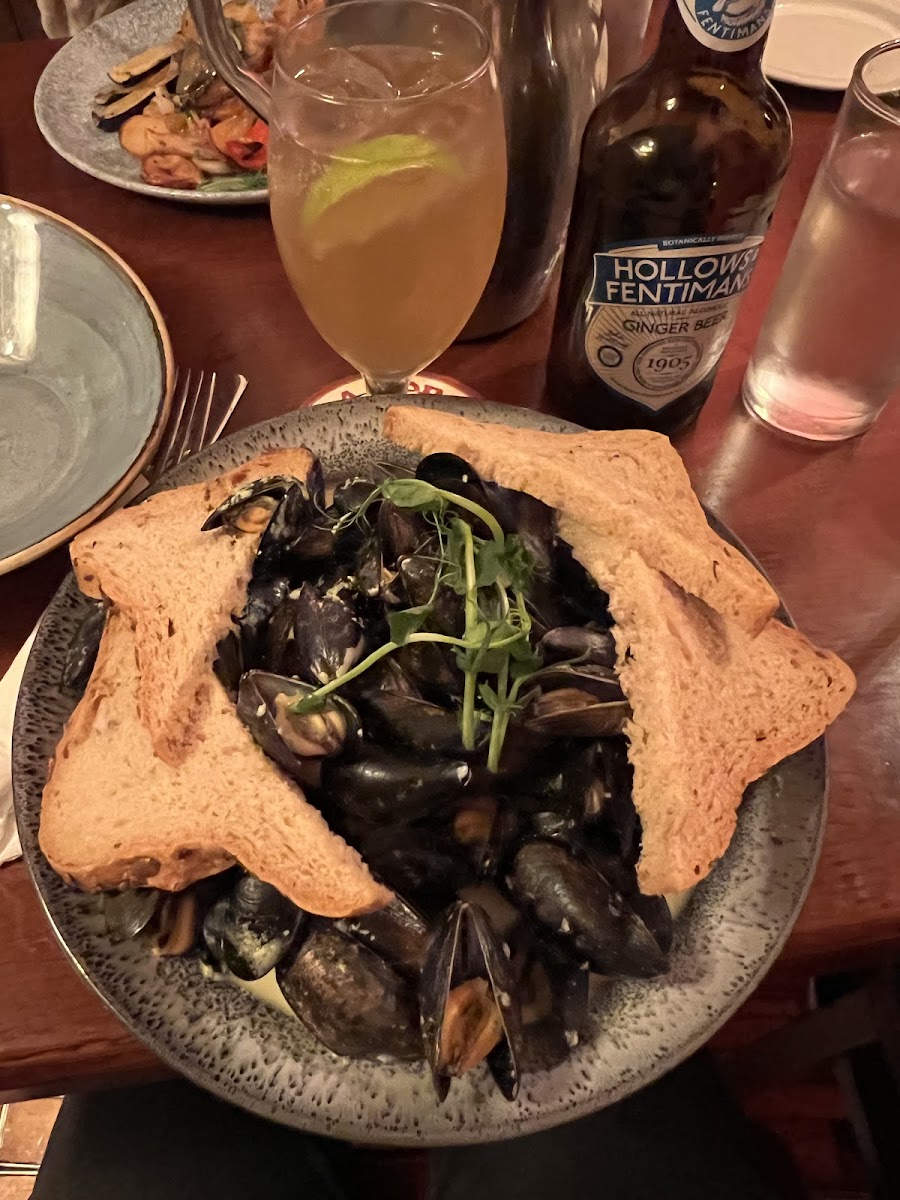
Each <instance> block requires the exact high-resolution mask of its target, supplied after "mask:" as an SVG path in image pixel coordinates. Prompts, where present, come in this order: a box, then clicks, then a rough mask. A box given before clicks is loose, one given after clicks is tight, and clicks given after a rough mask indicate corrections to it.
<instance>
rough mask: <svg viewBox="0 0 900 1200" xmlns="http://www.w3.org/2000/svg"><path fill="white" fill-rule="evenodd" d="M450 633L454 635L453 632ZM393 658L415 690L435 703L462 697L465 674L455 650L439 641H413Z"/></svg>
mask: <svg viewBox="0 0 900 1200" xmlns="http://www.w3.org/2000/svg"><path fill="white" fill-rule="evenodd" d="M450 636H453V635H452V634H451V635H450ZM394 657H395V658H396V660H397V663H398V665H399V666H400V668H401V669H402V671H403V673H404V675H405V676H406V677H407V679H409V680H410V682H411V683H412V685H413V686H414V687H415V688H416V690H417V691H418V692H419V693H420V694H421V695H423V696H424V697H425V698H426V699H427V700H431V701H433V702H434V703H435V704H446V703H447V700H448V699H450V700H458V699H460V698H461V697H462V694H463V689H464V687H465V677H464V675H463V673H462V671H461V670H460V669H459V667H458V666H457V664H456V659H455V658H454V656H453V649H452V647H450V646H444V645H441V644H440V643H438V642H413V643H411V644H410V643H408V644H407V645H405V646H401V647H400V649H399V650H397V651H396V653H395V655H394Z"/></svg>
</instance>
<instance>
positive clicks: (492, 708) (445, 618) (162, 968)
mask: <svg viewBox="0 0 900 1200" xmlns="http://www.w3.org/2000/svg"><path fill="white" fill-rule="evenodd" d="M431 403H433V404H434V406H435V407H438V408H445V409H448V410H450V411H456V412H460V413H465V414H466V415H473V416H475V417H477V418H478V419H480V420H485V421H502V422H505V423H507V424H511V425H517V426H521V427H525V428H543V429H548V430H551V431H564V430H566V429H571V428H572V427H571V426H567V425H566V424H565V423H564V422H560V421H555V420H552V419H550V418H546V417H542V416H540V415H538V414H534V413H530V412H526V411H524V410H519V409H510V408H508V407H506V406H499V405H490V404H479V403H477V402H473V401H463V402H459V401H454V400H452V399H450V400H447V399H442V400H435V401H433V402H431ZM383 411H384V405H382V404H381V403H380V402H378V401H371V400H368V401H359V402H352V403H347V404H340V405H335V406H333V407H330V408H328V409H324V410H316V409H312V410H307V411H305V412H301V413H296V414H293V415H291V416H290V417H287V418H283V419H281V420H279V421H277V422H270V423H268V424H266V425H262V426H257V427H254V429H252V430H248V431H245V432H242V433H239V434H237V435H235V436H234V437H232V438H230V439H226V440H225V441H224V442H222V443H220V444H219V445H217V446H214V447H212V448H210V449H209V450H207V451H205V452H204V453H203V454H200V455H197V456H196V458H193V459H191V460H189V462H187V463H186V464H183V465H182V466H181V467H179V468H178V469H177V470H176V471H174V472H172V473H171V476H170V477H169V478H168V479H167V480H166V481H165V483H164V484H163V486H173V487H174V486H178V485H180V484H183V483H190V482H196V481H199V480H201V479H204V478H209V477H212V476H213V475H217V474H220V473H222V472H223V471H225V470H227V469H229V468H231V467H233V466H235V465H237V464H239V463H241V462H243V461H246V460H248V459H250V458H251V457H252V456H253V455H254V454H256V453H259V451H260V450H261V449H263V448H265V447H267V446H270V445H273V444H274V445H277V444H291V445H304V446H307V447H309V448H310V449H311V450H312V451H313V453H314V455H315V458H314V460H313V464H312V466H311V468H310V471H309V474H308V476H307V478H306V479H305V480H302V481H299V484H300V485H299V486H298V481H296V480H292V479H289V478H288V479H279V478H267V479H264V480H262V481H261V482H260V481H258V482H257V483H255V484H252V485H250V486H248V487H247V488H244V489H241V490H240V491H238V492H236V493H235V494H233V495H231V496H229V497H228V499H227V500H226V501H225V502H224V503H223V504H222V505H220V506H219V507H218V508H217V509H216V510H215V511H214V512H212V513H211V514H210V516H209V518H208V520H207V526H206V527H207V528H217V527H222V526H227V527H232V528H235V529H249V528H253V523H254V522H256V523H259V522H262V524H261V526H260V527H261V528H262V529H263V533H262V536H261V540H260V543H259V550H258V553H257V556H256V559H255V563H254V569H253V575H252V578H251V581H250V584H249V587H248V592H247V597H246V603H245V605H244V607H243V608H242V609H241V610H239V611H236V612H235V614H234V621H233V627H232V629H231V630H230V632H229V633H228V634H227V636H226V637H225V638H223V639H222V640H221V641H220V642H219V643H218V646H217V657H216V662H215V671H216V674H217V676H218V678H219V680H220V681H221V683H222V684H223V686H224V687H225V689H226V691H227V692H228V695H229V696H230V697H231V698H232V701H233V704H234V705H235V708H236V711H237V713H238V715H239V717H240V719H241V721H242V723H243V725H244V726H245V727H246V729H247V730H249V732H250V733H251V735H252V737H253V738H254V740H255V741H256V743H257V744H258V745H259V746H260V747H261V748H262V750H263V751H264V753H265V754H266V756H268V758H269V759H270V760H271V761H272V763H273V764H275V767H276V768H277V770H278V771H280V772H283V773H285V774H286V775H287V776H288V777H289V778H290V779H291V780H293V781H295V782H296V783H297V784H298V785H299V786H300V788H301V789H302V791H303V793H304V795H305V796H306V797H307V799H308V800H309V801H310V802H311V803H313V804H314V805H315V806H316V807H317V808H318V809H319V810H320V811H321V813H322V814H323V815H324V817H325V819H326V820H327V822H328V825H329V826H330V827H331V828H332V829H333V830H334V831H335V832H337V833H339V834H340V835H341V836H342V837H343V838H344V839H345V840H346V841H347V842H348V843H349V844H350V845H351V846H352V847H354V848H355V849H356V850H358V851H359V853H360V855H361V856H362V858H363V860H364V861H365V863H366V864H367V865H368V867H369V869H370V871H371V872H372V874H373V875H374V877H375V878H376V879H377V880H378V881H379V882H380V883H383V884H384V885H385V887H387V888H389V889H390V891H391V893H392V894H393V899H392V900H391V902H390V903H389V904H388V905H387V906H385V907H383V908H381V909H379V910H378V911H376V912H372V913H368V914H363V915H359V916H354V917H343V918H325V917H322V916H318V915H315V914H313V913H309V912H305V911H303V910H301V909H299V908H298V907H296V906H295V905H294V904H293V903H292V902H291V901H290V900H289V899H288V898H287V897H285V896H284V895H282V894H281V893H280V892H279V891H278V890H277V889H276V888H275V887H273V886H272V885H271V884H268V883H265V882H263V881H262V880H260V879H259V878H257V877H255V876H254V875H252V874H250V873H249V872H247V871H246V870H244V869H243V868H241V867H240V866H235V867H232V868H230V869H229V870H227V871H225V872H223V873H220V874H218V875H216V876H213V877H212V878H209V879H205V880H202V881H200V882H199V883H196V884H194V885H193V886H191V887H190V888H188V889H186V890H184V891H182V892H178V893H168V892H161V891H156V890H154V889H152V888H146V887H145V888H137V889H129V890H125V891H120V892H117V893H115V894H113V893H107V894H101V895H85V894H83V893H80V892H77V891H75V890H73V889H72V888H69V887H66V885H65V884H64V883H63V881H62V880H60V879H59V877H58V876H57V875H56V874H55V873H54V871H53V870H52V869H51V868H50V866H49V864H48V863H47V862H46V860H45V859H44V858H43V856H42V854H41V852H40V849H39V847H38V843H37V827H38V823H39V819H40V793H41V787H42V784H43V778H44V771H43V764H45V763H46V760H47V758H48V757H49V756H50V755H52V752H53V747H54V746H55V744H56V741H57V740H58V738H59V736H60V732H61V729H62V726H63V723H64V722H65V720H66V719H67V718H68V716H69V714H70V713H71V711H72V709H73V707H74V705H75V703H76V702H77V699H78V696H79V694H80V692H79V689H83V687H84V685H85V683H86V680H87V678H88V676H89V674H90V669H91V666H92V655H93V654H94V653H95V651H96V645H97V640H98V638H99V633H100V629H101V627H102V619H101V617H100V616H99V613H98V610H97V609H96V608H95V607H94V606H93V605H92V602H89V601H87V600H86V599H85V598H84V597H83V596H81V595H80V593H79V592H78V590H77V588H76V587H75V584H74V581H73V580H72V579H71V578H70V579H69V580H67V581H66V583H65V584H64V585H63V587H62V588H61V590H60V592H59V593H58V594H57V596H56V598H55V599H54V601H53V602H52V604H51V605H50V608H49V609H48V612H47V614H46V616H45V619H44V621H43V623H42V626H41V629H40V631H39V634H38V637H37V641H36V645H35V648H34V651H33V652H32V657H31V659H30V661H29V666H28V670H27V674H26V679H25V684H24V686H23V693H22V700H21V702H20V707H19V711H18V714H17V721H16V744H15V764H16V805H17V812H18V817H19V823H20V828H21V831H22V840H23V845H24V849H25V853H26V857H27V858H28V861H29V865H30V868H31V870H32V873H33V875H34V878H35V882H36V884H37V887H38V889H39V891H40V894H41V896H42V899H43V902H44V904H45V906H46V908H47V911H48V914H49V916H50V919H51V921H52V922H53V924H54V926H55V928H56V930H57V932H58V934H59V936H60V938H61V940H62V942H63V944H64V946H65V947H66V948H67V950H68V951H69V953H70V954H71V955H72V956H73V958H74V960H75V961H76V963H77V964H78V966H79V967H80V969H81V970H82V971H84V973H85V974H86V975H87V976H88V978H89V979H90V980H91V982H92V983H93V984H94V985H95V986H96V987H97V989H98V990H99V992H100V993H101V995H102V996H103V997H104V999H106V1000H107V1002H108V1003H109V1004H110V1005H111V1006H112V1007H113V1009H114V1010H115V1011H116V1012H117V1013H118V1014H119V1015H120V1017H121V1018H122V1019H123V1020H124V1021H125V1022H126V1024H127V1025H128V1026H129V1027H130V1028H132V1029H133V1030H134V1031H135V1032H136V1033H137V1034H138V1035H139V1036H140V1037H142V1038H143V1039H144V1040H146V1041H147V1042H148V1044H149V1045H150V1046H151V1047H152V1048H153V1049H154V1050H155V1051H156V1052H157V1053H159V1054H160V1055H161V1056H162V1057H163V1058H164V1059H166V1060H167V1061H169V1062H170V1063H172V1064H173V1065H174V1066H176V1067H177V1068H178V1069H179V1070H181V1071H182V1072H184V1073H185V1074H187V1075H188V1076H189V1077H191V1078H193V1079H194V1080H195V1081H196V1082H198V1083H201V1084H202V1085H204V1086H206V1087H208V1088H210V1089H211V1090H213V1091H215V1092H217V1093H218V1094H220V1095H222V1096H224V1097H226V1098H228V1099H230V1100H232V1101H234V1102H236V1103H239V1104H242V1105H244V1106H245V1107H247V1108H249V1109H250V1110H252V1111H255V1112H258V1113H261V1114H263V1115H265V1116H268V1117H272V1118H274V1119H277V1120H281V1121H284V1122H286V1123H288V1124H292V1125H295V1126H297V1127H299V1128H304V1129H313V1130H316V1131H319V1132H325V1133H334V1134H337V1135H341V1136H348V1137H352V1138H354V1139H356V1140H372V1141H380V1142H395V1143H398V1144H409V1143H415V1142H422V1143H429V1144H440V1143H452V1142H455V1141H479V1140H490V1139H492V1138H497V1137H506V1136H512V1135H514V1134H516V1133H525V1132H531V1131H534V1130H537V1129H540V1128H545V1127H547V1126H549V1125H552V1124H554V1123H557V1122H559V1121H561V1120H566V1119H570V1118H572V1117H576V1116H580V1115H584V1114H586V1113H587V1112H590V1111H591V1110H593V1109H596V1108H597V1107H600V1106H602V1105H603V1104H606V1103H609V1102H611V1101H614V1100H616V1099H618V1098H620V1097H622V1096H624V1095H626V1094H627V1093H628V1092H630V1091H632V1090H634V1089H635V1088H637V1087H640V1086H642V1085H643V1084H645V1083H647V1082H649V1081H651V1080H652V1079H653V1078H655V1077H657V1076H658V1075H660V1074H661V1073H663V1072H664V1071H665V1070H667V1069H669V1068H670V1067H671V1066H673V1065H675V1063H677V1062H678V1061H680V1060H681V1059H682V1058H684V1057H685V1056H686V1055H687V1054H689V1053H690V1052H691V1051H692V1050H693V1049H695V1048H697V1047H698V1046H699V1045H701V1044H702V1043H703V1041H705V1040H706V1038H707V1037H708V1036H709V1035H710V1033H711V1032H712V1031H713V1030H714V1029H715V1028H716V1027H717V1026H718V1025H720V1024H721V1023H722V1022H723V1021H724V1020H725V1019H726V1017H727V1016H728V1015H729V1013H730V1012H732V1011H733V1010H734V1009H735V1008H736V1007H737V1006H738V1004H739V1003H740V1002H741V1000H742V999H743V998H744V997H745V996H746V994H747V992H748V991H749V990H750V989H751V988H752V987H753V986H754V984H755V982H756V981H758V979H759V977H760V976H761V974H762V973H763V972H764V970H765V969H766V967H767V965H768V964H769V962H770V961H771V959H772V958H773V957H774V955H775V954H776V953H777V950H778V949H779V947H780V945H781V944H782V942H783V940H784V938H785V936H786V934H787V931H788V930H789V928H790V925H791V924H792V922H793V919H794V916H795V914H796V911H797V910H798V908H799V905H800V903H801V901H802V897H803V895H804V894H805V889H806V886H807V884H808V881H809V878H810V875H811V872H812V869H813V865H814V861H815V855H816V852H817V846H818V838H819V831H820V825H821V819H822V811H823V794H824V787H823V769H824V760H823V756H822V750H821V746H820V745H819V744H814V745H813V746H811V747H809V748H808V749H807V750H806V751H803V752H802V753H801V754H799V755H794V756H793V757H792V758H791V759H789V760H786V761H785V763H783V764H780V765H779V766H778V767H776V768H775V769H774V770H773V771H771V772H770V773H769V775H767V776H766V777H764V778H763V779H762V780H761V781H760V782H759V783H757V784H755V785H753V786H752V787H751V788H750V789H749V790H748V793H747V796H746V798H745V801H744V804H743V806H742V808H741V811H740V816H739V821H738V831H737V834H736V835H735V838H734V840H733V842H732V845H731V847H730V848H729V850H728V853H727V854H726V855H725V857H724V858H723V859H722V860H721V861H720V862H719V863H718V864H717V866H716V867H715V869H714V870H713V872H712V874H711V875H710V876H709V878H708V879H706V880H704V882H703V883H702V884H701V885H700V886H699V887H698V888H697V889H696V890H695V891H694V893H693V894H691V895H690V896H678V897H672V896H670V897H666V896H661V895H659V896H652V895H645V894H643V893H642V892H641V890H640V888H639V887H638V883H637V877H636V871H635V865H636V862H637V859H638V855H639V852H640V839H641V825H640V820H639V818H638V815H637V812H636V810H635V806H634V804H633V802H632V796H631V780H632V772H631V767H630V766H629V762H628V746H627V741H626V736H625V733H624V729H625V727H626V723H627V721H628V719H629V716H630V708H629V703H628V700H627V699H626V697H625V695H624V694H623V691H622V689H621V687H620V685H619V680H618V677H617V670H616V661H617V656H616V645H615V640H614V634H613V618H612V616H611V614H610V611H609V607H608V604H607V597H606V595H605V593H604V592H603V590H602V589H601V588H600V587H599V586H598V584H597V583H596V582H595V581H594V579H593V578H592V577H591V576H590V575H589V574H588V572H587V571H586V570H585V569H584V567H582V566H581V565H580V563H579V562H578V561H577V559H576V558H575V557H574V555H573V554H572V551H571V548H570V547H569V546H568V545H567V544H566V543H565V542H564V541H563V540H561V538H560V537H559V535H558V531H557V528H556V521H555V513H554V510H553V509H551V508H548V507H547V506H546V505H545V504H543V503H541V502H540V501H539V500H536V499H535V498H534V497H533V496H531V495H529V494H528V493H527V492H524V491H514V490H510V489H506V488H502V487H499V486H497V485H496V484H494V483H492V482H490V481H489V480H484V479H482V478H480V477H479V474H478V472H477V471H476V470H475V469H474V468H473V467H472V466H471V464H470V463H468V462H466V461H465V460H463V459H460V458H458V457H456V456H455V455H452V454H447V453H437V454H430V455H426V456H424V457H420V456H417V455H414V454H411V453H409V452H407V451H404V450H401V449H400V448H398V447H396V446H394V445H392V444H390V443H389V442H386V441H385V439H384V437H383V435H382V433H381V415H382V413H383ZM535 469H536V470H539V469H540V468H539V464H536V467H535ZM719 530H720V532H722V530H721V527H719ZM725 536H726V537H727V536H728V535H727V534H725ZM56 680H58V681H59V682H58V683H56V682H53V681H56ZM776 801H777V802H776Z"/></svg>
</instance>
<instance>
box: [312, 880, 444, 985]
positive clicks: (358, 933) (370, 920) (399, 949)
mask: <svg viewBox="0 0 900 1200" xmlns="http://www.w3.org/2000/svg"><path fill="white" fill-rule="evenodd" d="M334 927H335V929H337V930H339V931H340V932H341V933H345V934H347V936H348V937H352V938H353V939H354V940H355V941H357V942H360V943H361V944H362V945H363V946H368V947H369V949H370V950H374V951H375V953H376V954H379V955H380V956H381V957H382V958H383V959H385V960H386V961H387V962H389V963H390V964H391V966H392V967H394V968H395V969H396V970H398V971H399V972H400V974H401V975H403V976H405V977H407V978H410V979H413V980H414V979H417V978H418V975H419V972H420V971H421V969H422V965H423V963H424V962H425V952H426V950H427V949H428V924H427V922H426V921H425V920H424V918H423V917H422V916H421V915H420V914H419V913H417V912H416V910H415V909H414V908H413V907H412V906H411V905H409V904H407V902H406V901H405V900H403V899H401V897H400V896H395V897H394V899H393V900H392V901H391V902H390V904H387V905H385V907H384V908H379V909H377V910H376V911H375V912H371V913H365V914H364V915H363V916H359V917H341V918H340V919H339V920H337V921H335V923H334Z"/></svg>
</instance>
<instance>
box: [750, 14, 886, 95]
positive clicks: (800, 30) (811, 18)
mask: <svg viewBox="0 0 900 1200" xmlns="http://www.w3.org/2000/svg"><path fill="white" fill-rule="evenodd" d="M893 38H900V0H778V3H777V4H776V5H775V17H774V20H773V21H772V30H771V32H770V34H769V41H768V44H767V45H766V53H765V56H764V57H763V69H764V70H765V72H766V74H767V75H769V76H771V77H772V78H773V79H779V80H781V81H782V82H784V83H799V84H800V85H801V86H803V87H812V88H822V89H824V90H827V91H843V90H844V88H846V87H847V85H848V84H849V83H850V77H851V75H852V74H853V68H854V67H855V66H856V63H857V60H858V59H859V58H860V57H861V56H862V55H863V54H864V53H865V52H866V51H867V50H870V49H871V48H872V47H873V46H877V45H878V44H879V43H880V42H889V41H891V40H892V39H893Z"/></svg>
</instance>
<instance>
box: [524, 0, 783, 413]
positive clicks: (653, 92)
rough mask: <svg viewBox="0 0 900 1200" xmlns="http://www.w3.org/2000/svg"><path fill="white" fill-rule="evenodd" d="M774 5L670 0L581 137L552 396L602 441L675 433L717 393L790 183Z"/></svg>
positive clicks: (768, 0) (551, 368)
mask: <svg viewBox="0 0 900 1200" xmlns="http://www.w3.org/2000/svg"><path fill="white" fill-rule="evenodd" d="M773 5H774V0H669V7H668V10H667V11H666V14H665V18H664V24H663V28H662V33H661V37H660V43H659V47H658V49H657V51H656V53H655V54H654V55H653V57H652V58H651V59H650V60H649V61H648V62H647V63H646V64H645V65H644V66H643V67H641V69H640V70H638V71H636V72H635V73H634V74H633V75H631V76H629V77H628V78H627V79H625V80H623V81H622V83H620V84H619V85H618V87H616V88H614V89H613V91H611V92H610V93H609V95H608V96H606V97H605V98H604V99H603V100H602V101H601V102H600V104H599V105H598V107H597V108H596V109H595V111H594V114H593V116H592V117H591V119H590V120H589V122H588V125H587V128H586V129H585V133H584V139H583V142H582V148H581V164H580V168H579V174H578V183H577V186H576V190H575V201H574V205H573V209H572V219H571V223H570V225H569V234H568V240H567V243H566V253H565V258H564V261H563V269H562V279H561V283H560V292H559V300H558V304H557V310H556V320H555V324H554V330H553V340H552V343H551V349H550V358H549V362H548V368H547V390H548V395H549V399H550V403H551V405H552V407H553V410H554V412H558V413H559V414H560V415H561V416H565V417H568V418H569V419H570V420H573V421H577V422H578V423H579V424H582V425H587V426H590V427H592V428H595V429H622V428H632V427H642V428H647V429H656V430H659V431H660V432H663V433H673V432H674V431H676V430H678V429H681V428H683V427H684V426H685V425H687V424H689V423H690V422H691V421H692V420H694V418H695V417H696V416H697V413H698V412H699V411H700V408H701V406H702V405H703V402H704V401H705V400H706V398H707V396H708V395H709V392H710V389H711V388H712V385H713V380H714V378H715V373H716V368H717V367H718V363H719V359H720V358H721V355H722V351H723V350H724V348H725V343H726V342H727V340H728V336H729V334H730V333H731V329H732V326H733V324H734V319H735V316H736V313H737V307H738V304H739V303H740V298H741V294H742V292H743V291H744V289H745V288H746V286H747V283H748V282H749V278H750V274H751V272H752V269H753V265H754V263H755V261H756V258H757V256H758V253H759V246H760V244H761V242H762V238H763V236H764V234H765V232H766V230H767V229H768V226H769V222H770V221H771V218H772V211H773V209H774V207H775V201H776V199H777V196H778V191H779V188H780V186H781V181H782V179H783V178H784V173H785V171H786V170H787V165H788V160H789V157H790V147H791V123H790V117H789V115H788V112H787V109H786V108H785V106H784V103H783V102H782V100H781V98H780V97H779V95H778V93H777V92H776V91H775V90H774V88H772V87H771V86H770V85H769V84H768V83H767V82H766V80H765V78H764V76H763V73H762V68H761V65H760V64H761V59H762V52H763V47H764V45H765V38H766V33H767V32H768V25H769V21H770V20H771V10H772V8H773Z"/></svg>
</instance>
